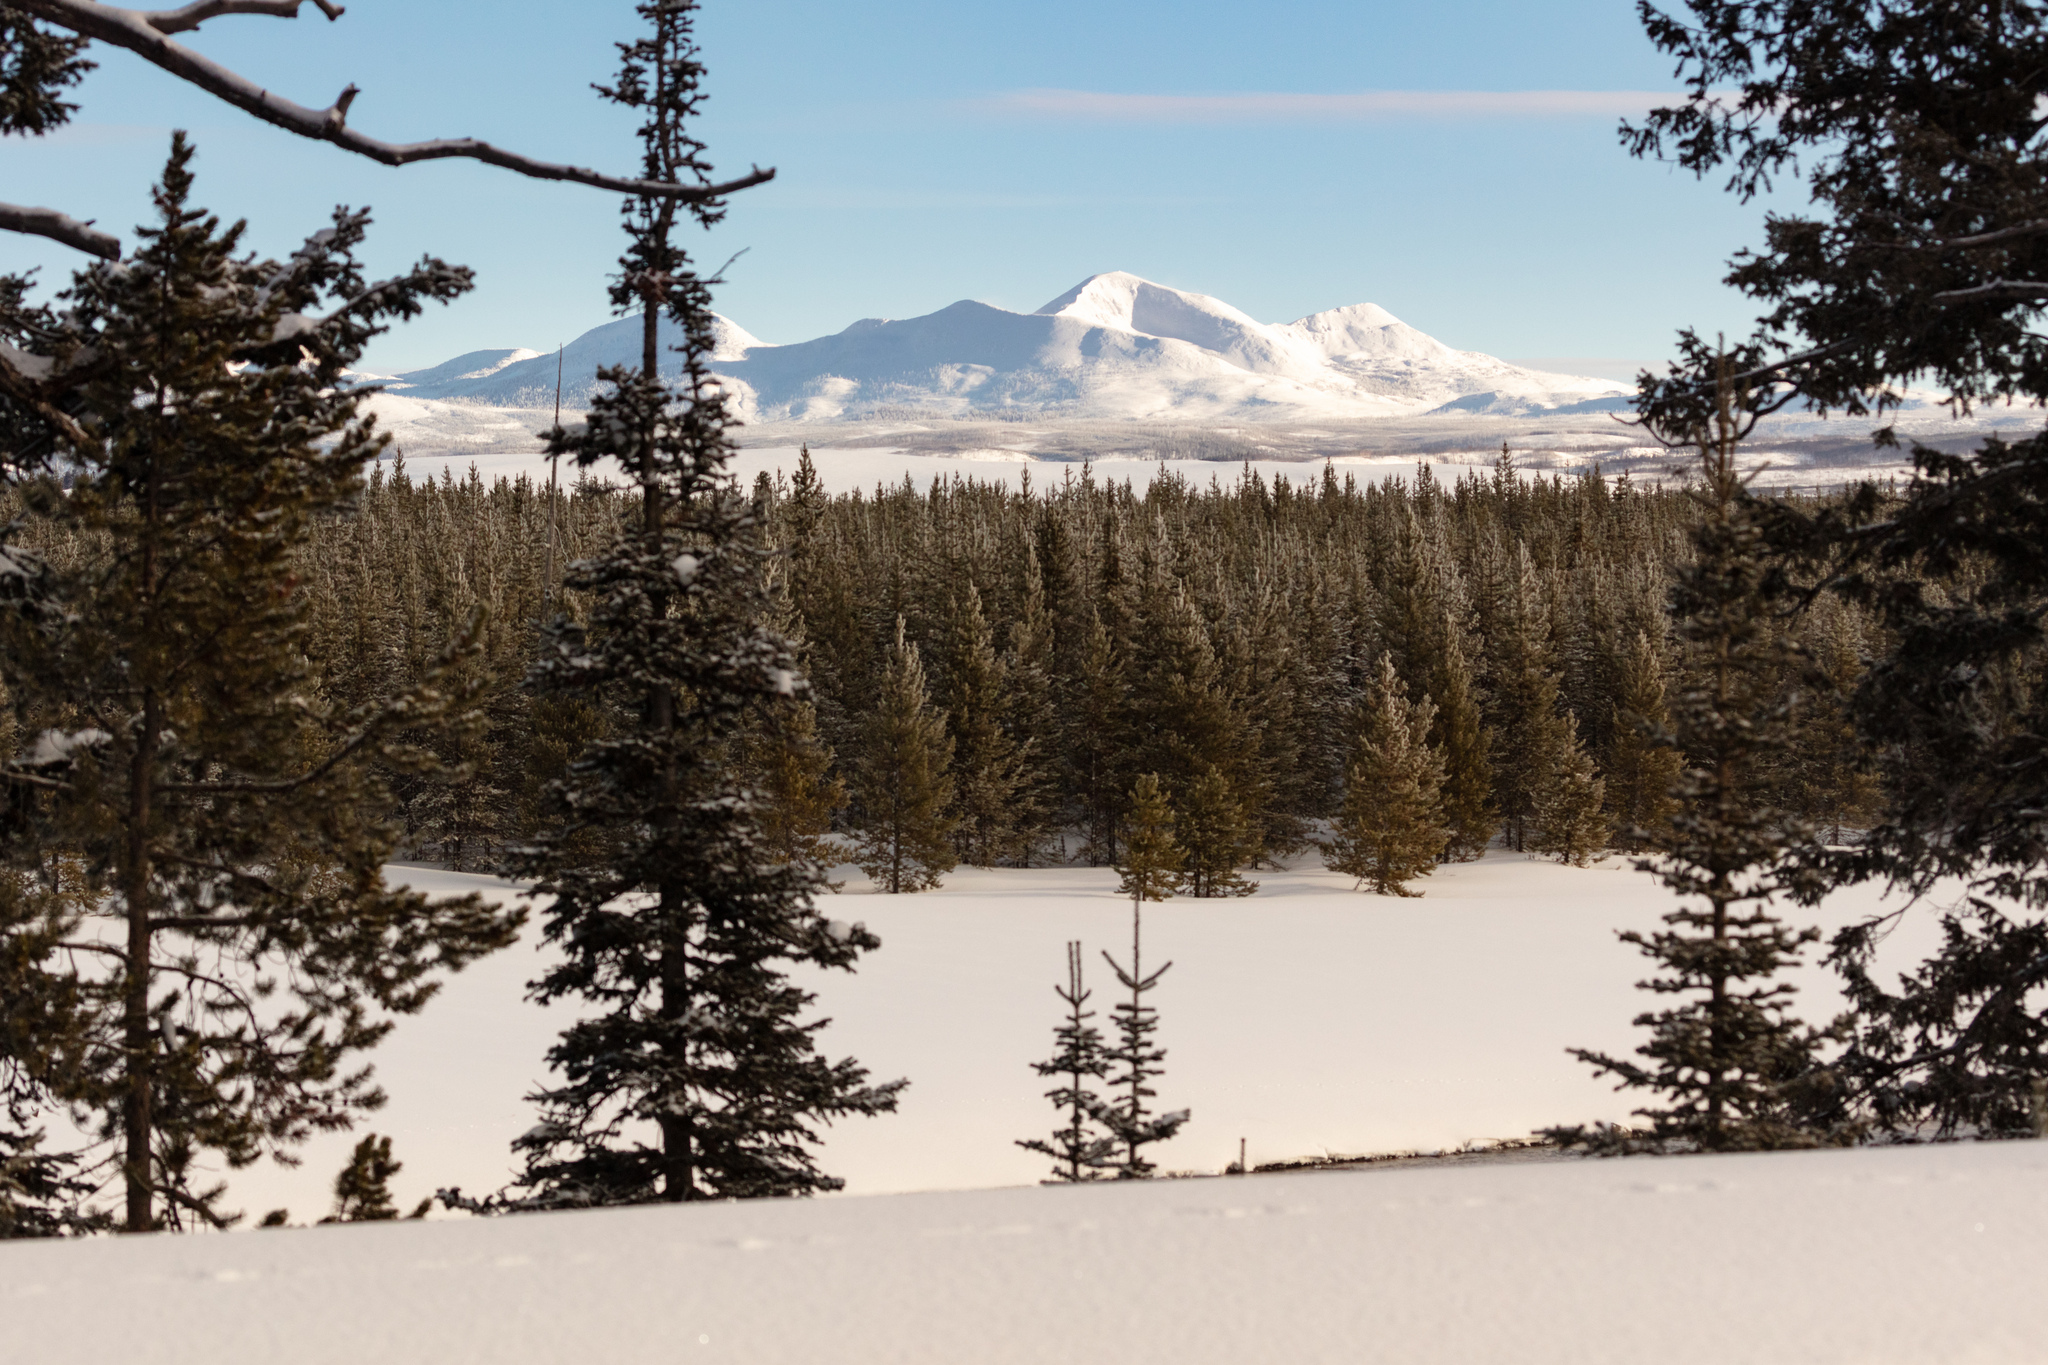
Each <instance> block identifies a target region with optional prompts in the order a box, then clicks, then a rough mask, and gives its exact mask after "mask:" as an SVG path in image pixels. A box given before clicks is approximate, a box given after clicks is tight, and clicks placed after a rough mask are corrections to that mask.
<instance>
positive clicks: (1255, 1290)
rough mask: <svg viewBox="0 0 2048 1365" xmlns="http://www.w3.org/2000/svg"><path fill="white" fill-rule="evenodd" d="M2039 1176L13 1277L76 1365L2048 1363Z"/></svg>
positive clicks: (869, 1212) (1608, 1190)
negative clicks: (143, 1364) (102, 1364)
mask: <svg viewBox="0 0 2048 1365" xmlns="http://www.w3.org/2000/svg"><path fill="white" fill-rule="evenodd" d="M2044 1224H2048V1147H2044V1144H2042V1143H2039V1142H2009V1143H1999V1144H1991V1145H1983V1146H1941V1147H1919V1148H1905V1149H1901V1148H1892V1149H1888V1150H1863V1151H1846V1152H1839V1151H1838V1152H1800V1153H1788V1154H1777V1155H1750V1156H1716V1157H1689V1158H1671V1159H1664V1160H1653V1159H1637V1160H1622V1161H1594V1160H1583V1161H1576V1162H1550V1163H1545V1164H1535V1165H1521V1166H1482V1167H1464V1168H1451V1169H1435V1170H1382V1171H1353V1172H1333V1173H1323V1174H1307V1175H1285V1176H1252V1177H1247V1178H1223V1179H1212V1180H1202V1181H1154V1182H1149V1183H1145V1184H1142V1185H1120V1186H1119V1185H1109V1186H1096V1187H1093V1188H1086V1189H1011V1190H985V1191H977V1192H973V1193H965V1194H927V1195H893V1196H881V1197H875V1198H868V1199H834V1200H818V1201H789V1202H784V1201H775V1200H762V1201H758V1202H753V1203H740V1204H699V1205H688V1206H682V1207H668V1208H659V1207H658V1208H644V1209H630V1210H615V1211H607V1212H595V1213H560V1214H534V1215H528V1216H525V1217H515V1218H504V1219H495V1220H471V1221H464V1222H430V1223H386V1224H380V1225H364V1224H357V1225H354V1226H343V1227H325V1228H304V1229H297V1230H290V1231H281V1232H249V1233H236V1234H232V1235H229V1236H224V1237H220V1236H216V1237H193V1236H187V1237H177V1236H158V1237H140V1238H120V1239H115V1238H104V1239H99V1240H95V1241H91V1242H84V1243H72V1244H62V1245H50V1244H40V1245H38V1244H27V1243H12V1244H5V1245H0V1321H4V1323H5V1333H4V1338H0V1339H4V1342H5V1348H4V1349H0V1358H5V1359H8V1360H17V1359H18V1360H21V1361H23V1362H28V1361H34V1362H37V1363H38V1365H67V1363H68V1362H73V1361H78V1362H84V1361H88V1360H90V1361H103V1360H113V1361H147V1362H153V1363H157V1365H241V1362H259V1361H262V1362H269V1361H278V1362H285V1361H289V1362H292V1363H293V1365H330V1363H331V1365H365V1363H366V1362H377V1365H413V1363H414V1362H418V1365H452V1363H453V1362H466V1361H479V1362H481V1361H488V1362H492V1365H570V1363H571V1362H575V1363H576V1365H582V1363H584V1362H605V1365H641V1363H642V1362H645V1363H646V1365H656V1363H657V1362H658V1363H659V1365H676V1363H677V1362H688V1361H706V1362H708V1361H742V1362H758V1363H759V1365H771V1363H774V1365H782V1363H785V1362H786V1365H823V1363H824V1362H830V1363H831V1365H865V1363H866V1362H883V1361H888V1362H897V1363H899V1365H923V1363H924V1362H930V1365H970V1363H971V1365H1011V1363H1012V1362H1014V1363H1015V1365H1044V1362H1052V1361H1067V1362H1103V1365H1110V1363H1111V1362H1114V1363H1115V1365H1153V1363H1154V1362H1157V1363H1158V1365H1169V1363H1170V1365H1211V1363H1212V1362H1213V1365H1247V1362H1272V1363H1273V1365H1283V1363H1284V1365H1320V1363H1321V1362H1329V1363H1330V1365H1359V1363H1360V1362H1381V1361H1384V1362H1390V1363H1392V1362H1398V1363H1399V1365H1465V1363H1466V1362H1471V1363H1473V1365H1478V1363H1480V1362H1484V1363H1485V1365H1509V1363H1510V1362H1512V1365H1603V1363H1605V1362H1614V1363H1615V1365H1620V1363H1621V1362H1627V1363H1628V1365H1640V1363H1641V1362H1649V1361H1655V1362H1659V1363H1660V1365H1730V1363H1731V1362H1742V1363H1743V1365H1772V1363H1773V1362H1795V1361H1796V1362H1843V1363H1844V1365H1847V1363H1848V1362H1866V1363H1867V1362H1915V1363H1916V1365H1925V1363H1926V1362H1937V1361H1957V1362H1962V1361H1969V1362H1977V1363H1978V1365H1993V1363H1996V1362H2032V1361H2039V1360H2041V1359H2042V1358H2043V1356H2044V1354H2048V1350H2044V1344H2043V1343H2044V1342H2048V1306H2044V1300H2043V1297H2042V1294H2041V1288H2040V1287H2041V1284H2042V1282H2043V1279H2044V1277H2048V1239H2044V1238H2043V1237H2042V1236H2041V1228H2042V1227H2043V1226H2044Z"/></svg>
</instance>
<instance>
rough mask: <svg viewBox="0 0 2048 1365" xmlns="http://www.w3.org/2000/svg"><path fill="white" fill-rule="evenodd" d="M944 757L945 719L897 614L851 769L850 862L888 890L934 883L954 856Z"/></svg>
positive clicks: (948, 745) (947, 741)
mask: <svg viewBox="0 0 2048 1365" xmlns="http://www.w3.org/2000/svg"><path fill="white" fill-rule="evenodd" d="M952 757H953V740H952V737H951V736H949V735H947V733H946V722H945V717H944V716H943V715H942V714H941V713H940V712H939V711H938V710H937V709H935V708H934V707H933V706H932V704H931V691H930V688H929V687H928V686H927V685H926V683H925V676H924V663H923V661H922V660H921V659H920V658H919V656H918V650H917V646H916V645H915V644H912V643H911V642H910V641H909V640H908V639H907V638H906V637H905V635H904V624H903V618H902V617H900V616H899V617H898V618H896V639H895V643H893V644H892V645H890V647H889V654H888V662H887V663H886V665H885V666H884V668H883V670H882V681H881V691H880V694H879V695H878V696H876V697H875V698H874V700H873V703H872V706H871V709H870V710H869V712H868V717H867V721H866V723H865V726H864V727H863V733H862V736H861V740H860V752H859V755H858V757H857V758H856V759H855V761H854V764H853V772H852V778H853V783H852V787H853V799H854V805H855V811H856V819H857V820H858V831H857V833H856V836H855V841H854V849H855V852H854V861H855V862H857V863H858V864H860V869H861V871H863V872H865V873H867V874H868V876H869V877H871V878H873V879H874V881H875V884H876V885H877V886H878V887H880V888H881V889H882V890H884V891H887V892H889V893H890V894H891V895H896V894H900V893H902V892H906V891H926V890H929V889H931V888H932V887H935V886H937V885H938V884H939V878H940V877H942V876H944V875H945V874H946V873H948V872H950V871H952V870H953V867H954V865H955V863H956V861H957V860H956V858H955V855H954V852H953V844H952V835H953V830H954V829H955V827H956V823H957V822H956V819H955V817H954V815H953V778H952V776H951V774H950V773H948V772H947V767H948V765H949V764H950V763H951V761H952Z"/></svg>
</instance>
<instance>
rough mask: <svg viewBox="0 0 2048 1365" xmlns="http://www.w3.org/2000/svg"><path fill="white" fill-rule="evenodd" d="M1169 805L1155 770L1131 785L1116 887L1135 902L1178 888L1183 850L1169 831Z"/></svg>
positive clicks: (1184, 861) (1154, 898)
mask: <svg viewBox="0 0 2048 1365" xmlns="http://www.w3.org/2000/svg"><path fill="white" fill-rule="evenodd" d="M1173 826H1174V819H1173V807H1172V806H1171V805H1170V804H1169V803H1168V802H1167V799H1166V792H1165V790H1164V789H1163V788H1161V787H1160V785H1159V776H1158V774H1156V773H1146V774H1145V775H1144V776H1143V777H1141V778H1139V779H1138V783H1137V785H1136V786H1135V787H1133V788H1131V808H1130V813H1129V814H1128V815H1127V816H1126V817H1125V819H1124V839H1123V864H1122V866H1121V867H1119V868H1118V869H1117V870H1118V871H1119V872H1120V873H1121V874H1122V880H1121V881H1119V882H1118V884H1117V889H1118V890H1120V891H1122V892H1124V893H1125V894H1126V895H1128V896H1130V897H1131V898H1132V901H1133V903H1134V904H1135V903H1136V902H1138V901H1163V900H1165V899H1166V898H1167V897H1169V896H1171V895H1173V894H1174V893H1176V892H1178V891H1180V890H1181V889H1182V888H1183V886H1184V884H1185V881H1186V878H1185V874H1184V873H1183V872H1182V868H1184V867H1185V866H1186V864H1187V853H1186V852H1185V850H1183V849H1182V848H1181V846H1180V843H1179V841H1178V840H1176V839H1175V838H1174V834H1173Z"/></svg>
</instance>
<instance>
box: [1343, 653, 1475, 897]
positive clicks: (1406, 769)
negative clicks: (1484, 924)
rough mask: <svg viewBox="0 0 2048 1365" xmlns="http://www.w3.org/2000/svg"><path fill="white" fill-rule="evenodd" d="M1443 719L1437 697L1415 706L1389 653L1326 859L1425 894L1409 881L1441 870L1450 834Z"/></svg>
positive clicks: (1360, 731) (1385, 887)
mask: <svg viewBox="0 0 2048 1365" xmlns="http://www.w3.org/2000/svg"><path fill="white" fill-rule="evenodd" d="M1435 718H1436V708H1435V706H1433V705H1432V704H1431V703H1430V700H1429V698H1427V697H1424V698H1423V699H1422V701H1421V702H1420V703H1418V704H1415V705H1410V703H1409V701H1408V689H1407V688H1405V687H1403V686H1402V685H1401V675H1400V674H1399V673H1398V672H1396V671H1395V669H1394V659H1393V656H1392V655H1391V654H1382V655H1381V656H1380V675H1379V678H1378V680H1377V681H1376V682H1375V683H1374V685H1373V689H1372V691H1371V692H1370V693H1369V694H1368V695H1367V699H1366V703H1365V706H1364V708H1363V714H1362V715H1361V716H1360V718H1359V724H1358V726H1357V733H1356V737H1355V738H1354V739H1353V741H1352V747H1351V757H1350V760H1349V761H1348V762H1347V763H1346V764H1345V767H1344V811H1343V814H1342V815H1341V816H1340V817H1339V818H1338V820H1337V822H1336V827H1335V829H1334V830H1333V832H1332V835H1333V837H1332V839H1331V841H1330V844H1329V847H1328V848H1327V849H1326V850H1325V853H1324V859H1323V860H1324V863H1325V865H1326V866H1328V867H1329V868H1330V870H1331V871H1333V872H1341V873H1343V874H1345V875H1346V876H1348V877H1352V878H1354V879H1355V880H1356V881H1358V882H1359V883H1360V884H1363V883H1365V882H1367V881H1370V882H1371V883H1372V889H1373V890H1374V891H1376V892H1378V893H1379V894H1380V895H1382V896H1417V895H1420V894H1422V893H1421V892H1419V891H1410V890H1409V889H1408V887H1407V883H1408V882H1409V881H1410V880H1411V879H1413V878H1416V877H1426V876H1428V875H1429V874H1430V873H1431V872H1432V871H1434V870H1435V867H1436V864H1437V862H1438V861H1439V860H1440V859H1441V858H1442V857H1443V852H1444V845H1445V844H1446V843H1447V842H1448V841H1449V839H1450V831H1449V829H1448V828H1447V827H1446V826H1445V823H1444V809H1443V783H1444V766H1443V757H1442V755H1441V754H1439V753H1438V752H1437V751H1436V750H1435V749H1433V748H1431V747H1430V744H1429V728H1430V723H1431V722H1432V721H1433V720H1434V719H1435Z"/></svg>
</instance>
